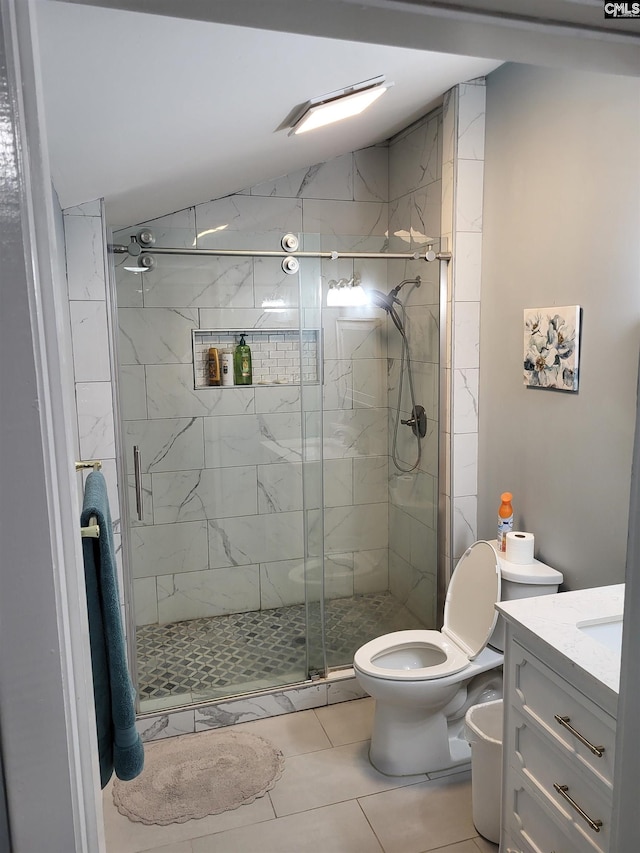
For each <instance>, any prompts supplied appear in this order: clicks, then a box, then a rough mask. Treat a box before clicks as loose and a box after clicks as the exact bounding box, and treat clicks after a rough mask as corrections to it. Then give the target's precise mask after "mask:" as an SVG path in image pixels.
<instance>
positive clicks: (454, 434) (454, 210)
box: [439, 79, 485, 578]
mask: <svg viewBox="0 0 640 853" xmlns="http://www.w3.org/2000/svg"><path fill="white" fill-rule="evenodd" d="M443 120H444V146H443V157H442V159H443V165H442V176H443V187H442V231H443V236H444V239H446V240H447V241H448V243H449V248H450V250H451V251H452V252H453V261H452V263H451V264H449V280H448V295H447V328H446V359H445V361H444V363H443V365H442V384H443V389H444V415H445V416H444V417H443V418H442V419H441V424H440V427H441V440H442V442H443V445H444V446H445V447H446V448H447V452H448V456H447V458H446V461H445V464H444V466H443V470H442V476H441V481H442V487H443V488H442V493H443V499H442V501H441V512H442V513H443V517H444V525H443V526H444V536H442V537H441V544H440V554H439V559H440V563H441V568H442V572H443V575H444V576H445V577H446V578H448V577H449V576H450V573H451V571H452V569H453V568H454V566H455V562H456V560H457V559H458V558H459V557H460V556H462V554H463V553H464V551H465V549H466V548H467V547H468V546H469V545H470V544H471V543H472V542H474V541H475V539H476V538H477V491H478V489H477V461H478V375H479V340H480V269H481V259H482V201H483V176H484V126H485V82H484V79H477V80H472V81H470V82H468V83H463V84H460V85H459V86H456V87H455V88H453V89H451V90H450V91H449V92H448V93H447V94H446V96H445V102H444V119H443Z"/></svg>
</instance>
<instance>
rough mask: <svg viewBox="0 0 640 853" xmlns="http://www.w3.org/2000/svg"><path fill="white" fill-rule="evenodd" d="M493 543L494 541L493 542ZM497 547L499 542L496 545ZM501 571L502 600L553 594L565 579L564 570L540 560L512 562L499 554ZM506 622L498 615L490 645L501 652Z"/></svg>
mask: <svg viewBox="0 0 640 853" xmlns="http://www.w3.org/2000/svg"><path fill="white" fill-rule="evenodd" d="M492 544H493V543H492ZM494 547H496V548H497V543H496V544H495V546H494ZM498 559H499V560H500V572H501V574H502V591H501V595H500V599H501V601H514V600H515V599H518V598H534V597H536V596H539V595H552V594H553V593H554V592H557V591H558V587H559V586H560V584H561V583H562V581H563V577H562V572H559V571H557V569H552V568H551V566H547V565H546V564H545V563H541V562H540V560H534V561H533V563H530V564H528V565H526V566H521V565H519V564H518V563H510V562H509V561H508V560H505V559H503V557H502V556H501V555H498ZM504 642H505V622H504V617H503V616H502V614H499V615H498V621H497V622H496V625H495V628H494V629H493V633H492V634H491V637H490V638H489V645H490V646H491V647H492V648H494V649H497V650H498V651H500V652H503V651H504Z"/></svg>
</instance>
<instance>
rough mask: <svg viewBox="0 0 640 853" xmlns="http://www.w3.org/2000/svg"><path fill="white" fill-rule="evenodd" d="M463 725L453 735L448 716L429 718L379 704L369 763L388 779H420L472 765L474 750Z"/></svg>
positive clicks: (439, 715) (396, 707)
mask: <svg viewBox="0 0 640 853" xmlns="http://www.w3.org/2000/svg"><path fill="white" fill-rule="evenodd" d="M389 714H390V715H391V717H392V721H391V725H389V720H388V715H389ZM462 723H464V720H463V721H462ZM462 723H460V721H458V725H454V726H452V727H451V728H452V729H453V731H450V727H449V725H448V724H447V718H446V717H445V715H444V714H440V713H437V714H433V715H431V716H429V717H427V718H425V716H424V713H422V714H414V713H412V710H411V709H401V708H398V706H397V705H394V706H386V707H381V706H380V705H379V704H378V703H376V712H375V717H374V728H373V734H372V736H371V744H370V747H369V761H370V762H371V764H372V765H373V766H374V767H375V769H376V770H378V771H379V772H380V773H384V775H385V776H417V775H423V774H424V773H434V772H436V771H437V770H449V769H451V768H452V767H459V766H461V765H464V764H469V763H470V762H471V747H470V746H469V744H468V743H467V741H466V740H465V739H464V736H463V735H464V733H463V725H462Z"/></svg>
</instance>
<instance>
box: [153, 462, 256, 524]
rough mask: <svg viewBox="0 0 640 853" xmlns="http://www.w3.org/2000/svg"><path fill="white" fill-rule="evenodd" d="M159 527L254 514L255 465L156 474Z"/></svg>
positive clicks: (156, 517) (155, 494)
mask: <svg viewBox="0 0 640 853" xmlns="http://www.w3.org/2000/svg"><path fill="white" fill-rule="evenodd" d="M151 479H152V487H153V516H154V520H155V523H156V524H170V523H172V522H177V521H199V520H204V519H209V518H231V517H233V516H242V515H247V516H250V515H253V514H254V513H255V512H256V511H257V504H258V500H257V475H256V468H255V466H254V465H249V466H243V467H235V468H224V469H221V470H212V469H209V468H205V469H203V470H201V471H172V472H170V473H166V474H152V477H151Z"/></svg>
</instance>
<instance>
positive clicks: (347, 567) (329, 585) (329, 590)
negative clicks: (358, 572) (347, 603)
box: [318, 553, 353, 600]
mask: <svg viewBox="0 0 640 853" xmlns="http://www.w3.org/2000/svg"><path fill="white" fill-rule="evenodd" d="M323 587H324V595H325V598H327V599H331V598H351V597H352V596H353V554H352V553H348V554H330V555H327V556H326V557H325V561H324V583H323ZM320 592H321V591H320V590H318V600H319V598H320Z"/></svg>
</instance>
